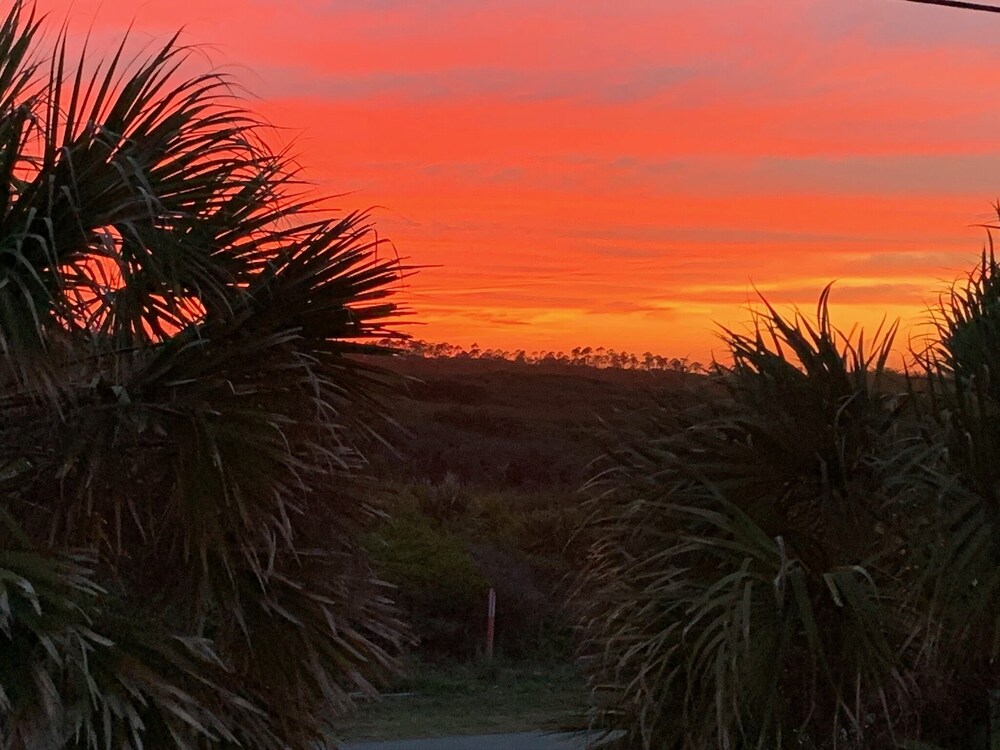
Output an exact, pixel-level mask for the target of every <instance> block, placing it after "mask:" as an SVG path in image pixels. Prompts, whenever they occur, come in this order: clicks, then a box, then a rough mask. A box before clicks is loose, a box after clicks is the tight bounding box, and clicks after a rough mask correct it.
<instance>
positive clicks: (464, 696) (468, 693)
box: [337, 658, 586, 741]
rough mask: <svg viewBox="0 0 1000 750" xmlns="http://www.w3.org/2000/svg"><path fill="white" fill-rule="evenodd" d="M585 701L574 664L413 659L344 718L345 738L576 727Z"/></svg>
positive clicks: (341, 736) (340, 729) (340, 733)
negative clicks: (388, 687)
mask: <svg viewBox="0 0 1000 750" xmlns="http://www.w3.org/2000/svg"><path fill="white" fill-rule="evenodd" d="M585 703H586V688H585V684H584V679H583V677H582V675H581V674H580V673H579V672H578V671H577V670H576V668H575V667H574V666H573V665H568V664H564V663H561V664H544V663H538V662H532V663H522V662H511V661H508V660H505V659H502V658H498V659H496V660H494V661H492V662H487V661H478V662H475V663H470V664H460V665H447V666H440V665H429V664H423V663H414V664H413V665H411V667H410V669H409V670H408V674H407V676H406V677H405V678H403V679H402V680H400V681H399V682H398V683H397V684H396V685H394V686H393V692H391V693H387V694H386V695H385V696H383V697H382V698H381V699H379V700H377V701H371V702H367V703H362V704H360V705H359V707H358V710H357V712H356V713H355V715H354V716H353V717H351V718H349V719H347V720H346V721H344V722H342V723H341V724H340V726H339V727H338V732H337V736H338V738H339V739H341V740H345V741H346V740H350V741H360V740H393V739H409V738H416V737H444V736H448V735H465V734H490V733H502V732H524V731H530V730H546V729H559V728H565V727H567V726H576V725H577V724H578V723H579V720H578V717H579V716H581V715H582V712H583V708H584V706H585Z"/></svg>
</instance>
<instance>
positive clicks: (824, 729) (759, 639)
mask: <svg viewBox="0 0 1000 750" xmlns="http://www.w3.org/2000/svg"><path fill="white" fill-rule="evenodd" d="M38 29H39V26H38V22H37V20H36V18H35V17H34V15H33V14H32V12H31V11H30V10H29V9H28V7H27V6H26V5H24V4H23V3H21V2H17V3H15V4H14V5H13V8H12V10H11V11H10V13H9V15H8V16H7V17H6V18H5V19H4V23H3V25H2V27H0V383H2V386H3V390H2V397H0V415H2V416H3V420H2V424H0V485H2V487H0V750H43V749H45V750H49V749H52V750H75V749H80V750H83V749H86V750H102V749H106V748H122V750H133V749H134V750H139V749H140V748H148V749H150V750H161V749H162V750H173V749H174V748H182V749H184V750H187V749H190V750H195V749H198V750H202V749H205V750H207V749H208V748H236V747H242V748H260V749H261V750H264V749H265V748H267V749H270V748H288V749H289V750H296V749H302V750H304V749H305V748H311V747H314V746H315V745H316V744H317V743H320V742H322V741H323V739H324V737H326V736H328V731H329V729H330V724H331V723H332V722H333V723H335V722H336V720H337V719H338V718H340V717H342V716H343V714H344V713H345V712H346V711H347V710H348V708H349V707H350V705H351V703H352V699H354V698H356V697H357V696H359V695H364V694H372V693H373V692H374V686H376V685H384V684H395V686H396V687H397V688H399V687H402V688H403V689H406V688H407V687H408V686H409V687H413V688H414V689H415V690H424V691H425V692H426V693H428V694H430V697H431V699H433V698H434V697H435V694H436V695H437V697H441V696H442V695H444V696H445V698H444V705H445V706H446V707H447V706H448V705H454V701H455V700H456V699H455V698H454V696H453V695H449V692H450V693H457V692H460V691H459V690H458V689H456V688H455V684H456V680H457V681H458V682H461V681H463V680H464V681H466V684H472V685H473V686H474V690H473V691H472V693H473V694H474V695H477V696H479V698H478V700H479V701H481V702H485V701H487V700H489V698H488V696H489V695H491V694H492V693H491V692H490V691H492V690H494V689H495V688H496V687H497V686H498V685H500V684H506V685H508V687H509V688H510V689H509V691H508V693H509V694H511V695H513V694H517V693H519V692H521V688H530V689H538V690H544V689H550V690H552V691H555V692H558V693H559V694H560V695H562V696H563V698H560V700H559V701H557V703H554V704H552V706H551V711H552V712H556V711H557V709H558V710H560V711H561V710H562V708H563V707H565V706H566V705H567V701H568V702H570V703H572V702H573V701H575V700H577V697H578V696H575V695H574V688H573V684H574V682H573V676H572V674H569V673H567V674H569V676H568V677H567V679H566V680H563V679H561V678H559V679H556V677H555V675H556V673H555V672H552V673H550V674H547V673H546V668H549V667H551V665H552V664H558V663H563V664H565V663H567V662H568V661H570V660H571V659H572V658H573V656H574V654H579V655H581V656H582V657H583V658H582V664H583V667H584V668H585V669H586V671H587V675H588V678H589V680H590V693H591V715H590V721H591V724H592V725H593V726H594V727H596V728H598V729H605V730H609V732H611V739H612V746H614V747H617V748H621V749H622V750H653V748H667V749H668V750H709V748H718V747H721V748H731V749H732V750H749V748H762V749H764V748H766V749H768V750H771V749H781V748H806V749H812V750H833V748H843V749H844V750H863V749H866V748H892V747H898V748H909V749H910V750H942V749H943V750H952V749H953V750H959V749H961V750H995V748H996V747H997V746H998V744H1000V669H998V664H1000V376H998V375H997V373H998V372H1000V267H998V265H997V263H996V261H995V259H994V256H993V254H992V252H990V253H988V254H984V256H983V259H982V263H981V265H980V266H979V267H977V269H975V271H974V272H973V273H972V274H971V275H970V277H969V278H968V279H967V281H966V282H965V283H962V284H959V285H958V286H956V288H955V289H953V290H952V291H951V292H950V293H949V294H946V295H945V296H944V298H943V301H942V305H941V307H940V309H939V310H938V311H936V314H935V322H936V324H937V334H938V335H937V337H936V339H935V340H934V341H932V342H931V343H930V345H929V346H928V348H927V349H925V350H921V351H918V352H915V353H914V357H913V359H914V365H913V367H912V369H911V372H910V373H908V374H907V375H905V376H900V375H899V374H897V373H892V372H890V371H889V370H888V369H887V368H886V361H887V356H888V351H889V347H890V345H891V341H892V338H893V331H892V330H891V329H890V330H888V331H885V332H882V334H881V335H880V334H876V335H875V336H874V337H871V338H865V337H864V336H863V335H862V334H860V333H857V334H854V333H852V334H847V335H845V334H842V333H841V332H839V331H838V330H837V329H836V328H834V326H833V325H832V323H831V321H830V320H829V315H828V312H827V307H826V295H827V293H828V292H824V294H823V296H822V298H821V300H820V304H819V307H818V311H817V316H816V318H815V320H811V321H810V320H807V319H805V318H803V317H801V316H798V315H795V316H793V317H791V318H789V317H788V316H782V315H781V314H779V313H778V312H776V311H775V310H774V309H772V308H770V307H768V306H766V304H765V305H764V308H763V309H762V310H761V312H760V313H759V315H758V316H757V317H756V319H755V322H754V326H753V327H752V328H751V330H750V331H749V332H748V333H738V332H733V331H725V332H724V338H725V339H726V341H727V343H728V344H729V347H730V350H731V354H732V364H731V365H728V366H720V365H716V366H713V367H712V368H711V371H710V372H709V373H707V374H706V373H703V368H702V367H701V366H700V365H698V364H697V363H688V362H686V361H684V360H665V359H663V358H658V357H655V356H654V355H651V354H648V355H643V356H642V357H638V356H632V355H629V354H625V353H621V352H613V351H607V350H600V349H597V350H589V349H579V350H574V351H573V352H571V353H570V354H568V355H563V354H559V353H531V354H527V353H524V352H513V353H510V352H495V351H493V352H490V351H486V352H483V351H480V350H478V349H476V348H474V349H472V350H470V351H467V352H466V351H462V350H459V349H456V348H455V347H448V346H446V345H444V346H442V347H431V346H428V345H425V344H422V343H419V342H418V343H414V344H405V342H404V339H403V337H400V336H398V335H396V334H394V333H393V332H392V326H393V324H394V321H395V318H396V314H397V310H396V308H395V306H394V304H393V303H392V301H391V299H390V296H391V291H392V289H393V287H394V284H395V282H396V281H397V280H398V278H399V275H400V274H401V273H402V272H404V269H401V268H400V267H399V264H398V263H397V262H396V261H393V260H388V261H385V260H382V261H379V260H377V256H376V254H375V252H374V251H375V249H376V248H377V245H378V240H377V239H376V237H375V236H374V232H373V230H372V228H371V227H370V226H369V224H368V223H367V219H366V217H365V216H364V215H363V214H350V215H347V216H344V217H339V218H335V219H331V218H328V217H325V216H322V215H319V214H317V213H314V212H313V208H314V205H313V203H312V202H310V200H309V199H308V198H306V197H303V196H302V195H301V194H300V192H299V190H300V188H299V186H298V182H297V177H296V174H295V171H294V168H293V167H292V166H291V162H290V161H289V160H288V159H287V158H286V157H284V156H283V155H280V154H275V153H273V152H272V151H270V150H269V149H268V148H267V146H266V145H265V143H264V138H263V135H264V133H263V130H262V128H261V127H260V126H259V125H258V124H257V123H256V122H255V121H254V120H253V119H252V118H251V117H250V116H249V115H248V114H247V113H246V112H244V111H243V110H242V109H241V108H240V107H239V105H238V104H236V103H234V102H233V100H232V99H231V97H230V94H229V87H228V82H227V81H226V80H225V79H224V78H221V77H219V76H216V75H205V76H199V77H195V78H193V79H178V78H175V75H174V74H175V73H176V72H177V69H178V66H181V65H182V64H183V63H184V61H185V59H186V55H187V53H186V51H185V50H184V49H183V48H180V47H178V46H177V45H176V44H175V43H174V42H171V43H170V44H168V45H167V46H166V47H165V48H164V49H162V50H160V51H158V52H155V53H154V54H153V56H152V57H150V58H149V59H146V60H140V61H138V63H137V64H136V65H135V66H133V67H128V66H123V63H122V58H121V53H120V52H119V54H118V55H116V56H115V57H113V58H112V59H111V60H110V61H108V62H107V63H104V64H102V66H98V65H96V64H90V65H88V63H87V60H88V59H89V58H88V57H87V56H86V54H84V55H82V56H81V59H80V62H79V63H78V65H75V66H74V65H71V64H69V63H68V62H67V54H66V50H65V43H64V42H63V41H62V40H60V41H59V42H57V45H56V50H55V54H54V56H53V57H52V59H51V60H49V59H42V58H40V57H37V56H36V52H35V50H36V47H35V41H36V38H37V34H38ZM88 71H89V72H88ZM390 348H393V349H396V350H397V351H398V350H400V349H401V350H402V351H403V356H398V357H396V358H394V359H390V358H385V357H383V356H381V355H385V354H387V353H389V349H390ZM404 384H405V385H406V386H407V387H406V388H402V387H403V386H404ZM401 388H402V389H403V390H405V391H406V394H407V395H406V396H405V397H403V398H401V399H394V400H389V399H388V395H389V394H391V393H392V392H393V391H396V390H400V389H401ZM378 434H381V435H382V436H384V437H385V438H386V439H387V444H386V443H383V442H380V439H379V438H378V437H377V435H378ZM596 456H603V458H602V459H600V460H599V461H598V462H597V463H594V458H595V457H596ZM362 468H366V472H364V474H362V472H361V471H359V470H360V469H362ZM386 511H387V512H386ZM380 576H381V577H383V578H384V579H386V580H387V581H388V582H389V584H391V586H389V585H386V584H385V583H384V582H383V581H382V579H381V578H380ZM491 587H492V588H494V589H495V590H496V591H497V593H498V600H499V606H498V617H497V644H496V645H497V650H498V652H499V654H500V657H501V659H500V660H499V661H497V662H494V663H493V664H483V663H482V662H478V663H477V662H476V661H475V657H477V656H478V655H479V654H480V651H481V649H482V646H483V637H484V631H485V601H486V591H487V590H488V589H489V588H491ZM404 617H405V619H407V620H409V622H410V623H411V624H412V628H408V627H407V626H406V625H404V623H403V619H404ZM405 644H411V645H412V646H413V647H414V649H415V651H416V653H417V654H419V657H420V659H421V660H422V663H428V662H439V663H443V664H445V665H446V666H445V667H444V668H443V669H442V670H440V671H439V672H438V673H437V674H439V675H440V674H451V675H452V678H449V679H451V682H448V681H447V680H446V681H445V683H439V684H438V685H437V687H432V686H429V685H428V680H429V679H430V678H429V677H428V674H429V673H427V672H422V671H419V670H417V671H416V672H411V673H410V674H409V675H404V676H403V677H402V678H399V677H396V679H397V682H395V683H392V682H390V680H391V679H392V678H393V676H394V675H396V674H397V673H398V666H399V663H398V661H397V656H398V655H399V652H400V650H401V648H402V647H403V646H404V645H405ZM511 658H513V659H517V660H519V662H518V663H517V666H515V667H513V668H509V665H510V664H511V662H510V661H509V659H511ZM525 663H535V664H539V665H541V664H544V665H546V667H543V668H542V669H540V670H534V671H533V670H530V669H529V671H527V672H526V671H525V667H524V664H525ZM571 671H572V670H569V672H571ZM536 672H537V673H536ZM400 679H402V682H400V681H399V680H400ZM428 705H429V704H428ZM512 705H514V706H516V709H514V710H517V711H523V710H524V702H523V701H522V702H519V703H515V704H512ZM439 708H440V706H439ZM428 710H430V709H428ZM546 710H549V709H546ZM553 718H555V717H553ZM498 722H501V724H503V726H504V728H509V725H508V722H507V719H498ZM498 726H500V724H498Z"/></svg>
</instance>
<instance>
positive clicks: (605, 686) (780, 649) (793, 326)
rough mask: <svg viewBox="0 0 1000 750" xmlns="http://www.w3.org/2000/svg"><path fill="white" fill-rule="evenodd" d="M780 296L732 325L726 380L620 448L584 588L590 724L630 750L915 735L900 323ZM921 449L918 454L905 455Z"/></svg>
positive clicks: (918, 612)
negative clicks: (841, 315) (780, 305)
mask: <svg viewBox="0 0 1000 750" xmlns="http://www.w3.org/2000/svg"><path fill="white" fill-rule="evenodd" d="M828 293H829V288H828V289H827V290H825V291H824V293H823V295H822V296H821V298H820V304H819V307H818V313H817V318H816V321H815V322H810V321H808V320H806V319H804V318H802V317H800V316H796V317H795V319H794V320H791V321H789V320H786V319H785V318H784V317H783V316H781V315H780V314H778V313H777V312H776V311H775V310H774V309H773V308H771V307H769V306H767V307H766V312H764V313H762V314H761V315H759V316H758V317H757V318H756V319H755V326H754V328H753V330H752V331H751V332H750V333H749V334H748V335H744V334H739V333H734V332H732V331H728V330H727V331H724V337H725V339H726V342H727V344H728V345H729V347H730V350H731V352H732V356H733V366H732V367H729V368H724V367H721V366H717V367H716V371H715V376H714V380H715V382H717V383H718V384H720V385H721V386H722V387H723V388H724V390H725V396H724V397H722V398H711V399H707V400H706V402H705V404H703V405H702V406H700V407H699V408H698V409H697V410H695V411H694V412H691V413H689V414H687V415H685V414H681V415H678V414H676V413H667V414H666V415H664V418H663V420H662V423H663V424H668V425H673V424H676V423H678V422H679V423H681V424H685V425H686V427H685V428H684V429H682V430H681V431H679V432H678V431H676V430H674V429H673V428H672V427H671V428H669V429H665V430H661V429H659V428H658V427H657V425H656V422H655V421H654V422H653V423H652V425H651V426H650V427H648V428H647V429H646V430H644V431H640V432H639V433H638V434H637V435H635V436H633V437H632V438H631V439H629V440H627V441H625V442H624V444H623V445H622V446H621V448H620V449H618V450H616V451H615V452H614V453H613V454H612V455H611V456H610V459H611V464H610V467H609V468H608V470H607V472H606V473H605V474H604V475H602V477H601V478H600V479H599V481H597V482H596V483H595V488H596V489H598V490H599V494H597V496H596V497H595V499H594V500H592V501H591V502H590V506H591V511H592V517H591V521H590V523H589V528H588V532H589V533H590V534H592V535H593V538H594V539H595V540H596V541H595V542H594V544H593V545H592V548H591V551H590V556H589V561H588V564H587V566H586V570H585V571H584V575H583V578H582V582H581V584H580V588H579V592H578V596H579V601H580V602H581V622H582V625H581V636H582V649H583V654H584V657H585V661H586V663H587V664H588V667H589V669H590V674H591V676H592V686H593V689H594V691H595V693H596V697H597V703H596V704H595V709H594V713H593V721H594V724H595V725H596V726H598V727H600V728H604V729H608V730H620V731H621V732H622V736H621V738H620V739H619V740H618V746H620V747H622V748H629V749H630V750H631V749H632V748H636V749H638V748H642V749H643V750H649V749H650V748H654V747H655V748H678V749H680V748H684V749H685V750H687V749H690V750H701V749H702V748H704V749H706V750H707V749H708V748H716V747H730V748H751V747H755V748H784V747H788V748H793V747H807V748H833V747H841V748H869V747H891V746H894V745H895V744H896V742H897V740H900V739H902V738H905V737H907V736H909V737H917V736H920V726H921V720H922V716H921V713H922V704H921V700H920V689H921V687H922V682H921V679H920V678H921V675H922V671H921V669H922V663H921V660H922V659H923V658H924V657H925V654H924V652H923V651H922V649H923V648H924V647H925V646H927V644H928V643H929V642H930V637H929V633H930V631H929V630H928V629H927V622H926V619H924V618H923V615H924V614H925V613H926V612H927V611H928V602H927V600H925V598H924V594H923V592H921V591H919V589H920V581H921V579H922V574H923V571H918V570H917V569H915V567H914V566H913V565H912V564H911V563H910V560H911V557H912V553H911V551H910V550H911V548H912V547H913V546H914V544H917V546H919V543H918V542H917V540H914V539H912V538H910V537H909V535H910V534H912V533H915V529H916V528H917V527H918V526H919V524H914V523H913V519H912V518H910V517H908V516H907V515H906V508H907V507H908V505H907V504H908V503H911V502H913V498H914V496H915V495H920V488H919V486H917V485H916V484H915V483H914V482H913V480H912V477H911V476H910V474H909V472H910V470H911V469H912V463H913V461H911V460H909V459H913V458H914V455H919V456H921V457H923V456H926V454H927V451H928V448H927V446H926V445H918V446H917V447H916V448H914V441H913V439H912V438H911V436H908V435H905V434H902V433H901V431H900V429H899V425H900V423H901V422H900V410H901V409H902V408H904V407H905V405H906V404H907V399H906V398H905V396H904V394H900V393H893V392H887V391H886V390H885V374H886V373H885V363H886V359H887V356H888V352H889V347H890V345H891V341H892V337H893V336H892V334H893V330H892V329H890V330H889V331H888V332H887V333H886V334H885V335H884V336H881V337H879V336H876V338H875V340H874V344H873V349H872V351H870V352H869V351H868V350H866V349H865V346H864V338H863V335H858V336H856V337H853V338H852V337H847V336H843V335H841V334H839V333H838V332H837V331H836V330H835V329H834V328H833V326H832V325H831V323H830V320H829V315H828V311H827V296H828ZM914 452H915V453H914Z"/></svg>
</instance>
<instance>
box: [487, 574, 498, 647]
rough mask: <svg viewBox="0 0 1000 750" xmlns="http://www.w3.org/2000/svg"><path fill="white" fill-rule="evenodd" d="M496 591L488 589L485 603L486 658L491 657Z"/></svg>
mask: <svg viewBox="0 0 1000 750" xmlns="http://www.w3.org/2000/svg"><path fill="white" fill-rule="evenodd" d="M496 617H497V592H496V590H495V589H490V595H489V598H488V599H487V605H486V658H487V659H492V658H493V635H494V633H495V631H496V627H495V626H496Z"/></svg>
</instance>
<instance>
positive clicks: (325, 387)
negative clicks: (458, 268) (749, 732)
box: [0, 0, 404, 750]
mask: <svg viewBox="0 0 1000 750" xmlns="http://www.w3.org/2000/svg"><path fill="white" fill-rule="evenodd" d="M40 23H41V21H40V19H39V18H38V16H37V14H36V12H35V10H34V8H33V7H32V6H30V5H28V4H27V3H26V2H24V0H15V2H14V5H13V7H12V9H11V10H10V11H9V13H8V14H7V16H6V18H5V19H4V22H3V24H2V26H0V384H2V391H0V748H2V749H3V750H15V749H16V750H29V749H34V748H56V749H59V750H62V749H63V748H66V749H69V748H92V749H93V750H97V748H99V747H100V748H105V747H112V746H114V747H119V748H140V747H142V748H192V749H193V748H215V747H230V746H231V747H235V746H237V745H239V746H242V747H249V748H275V747H287V748H305V747H310V746H314V744H315V743H316V742H320V741H322V740H323V737H324V733H325V732H326V729H327V723H328V722H329V721H330V720H331V719H332V718H334V717H336V716H337V715H338V713H339V712H340V711H342V710H343V709H344V708H345V707H346V706H348V705H349V700H350V699H349V695H350V694H351V693H353V692H355V691H358V690H371V689H372V685H373V684H374V683H377V682H378V681H379V680H381V679H383V678H384V677H385V676H386V675H387V674H388V673H390V672H391V671H392V669H393V667H394V661H393V653H394V651H395V649H396V647H397V646H398V644H399V643H400V640H401V638H403V637H404V628H403V626H402V625H401V623H400V622H399V620H398V619H397V616H396V612H395V609H394V607H393V606H392V605H391V603H390V602H389V600H388V599H387V598H386V593H385V590H384V587H383V586H382V585H381V584H380V583H379V582H378V581H377V580H375V578H374V577H373V575H372V572H371V570H370V568H369V566H368V564H367V562H366V559H365V557H364V556H363V554H362V553H361V551H360V547H359V546H358V545H357V544H356V543H355V537H356V536H357V533H358V531H359V530H360V529H362V528H363V527H364V525H365V524H366V522H367V521H368V519H369V518H370V517H371V516H372V514H374V513H375V512H376V511H375V510H373V509H372V508H370V507H369V506H368V505H367V504H366V503H365V502H364V499H363V492H362V488H361V486H360V480H359V479H358V478H357V472H356V471H355V470H356V469H357V468H358V467H359V466H360V465H361V464H362V463H363V457H362V456H361V454H360V453H359V450H358V447H357V445H358V441H357V439H356V436H358V435H361V434H363V433H364V432H365V431H368V430H371V429H372V426H373V419H377V418H379V415H380V414H381V413H382V410H381V408H380V404H381V403H382V401H383V398H384V396H385V394H386V393H387V389H390V388H391V387H392V381H391V379H390V378H389V377H388V376H387V375H386V374H385V373H384V372H383V371H381V370H380V369H379V368H377V367H375V366H373V365H372V364H371V363H370V359H369V358H367V357H364V356H362V357H359V356H358V355H370V354H382V353H385V352H386V351H387V349H385V348H384V347H381V346H378V345H376V344H374V343H372V342H374V341H375V340H376V339H385V338H388V339H389V340H390V341H391V340H392V339H393V337H398V334H396V333H394V332H393V325H394V323H395V321H396V320H398V315H399V312H398V310H397V307H396V305H395V304H394V303H393V302H392V301H391V299H390V297H391V294H392V291H393V288H394V285H395V282H396V280H397V279H398V277H399V275H400V273H401V271H402V270H403V269H401V267H400V265H399V263H398V261H397V260H396V259H395V258H394V257H392V256H389V257H386V255H385V254H382V255H381V256H380V255H379V254H377V253H376V250H377V248H378V240H377V239H376V237H375V234H374V231H373V227H372V226H371V224H370V222H369V219H368V217H367V216H366V215H365V214H364V213H350V214H347V215H345V216H340V217H333V218H331V217H329V216H327V215H325V214H323V213H322V212H321V211H319V210H318V208H317V204H316V202H315V201H314V200H312V199H311V198H309V197H308V196H307V195H306V194H305V193H304V192H303V190H302V188H301V186H300V182H299V179H298V176H297V173H296V171H295V169H294V168H293V166H292V163H291V162H290V160H289V158H288V157H287V155H285V154H283V153H275V152H274V151H272V150H271V149H269V148H268V146H267V145H266V142H265V138H264V136H265V135H266V132H265V130H264V128H263V127H262V125H261V124H260V123H259V122H257V121H256V120H255V119H254V118H253V117H252V116H251V115H250V114H249V113H248V112H247V111H245V110H244V109H243V108H242V106H241V105H240V103H239V102H238V101H237V100H235V99H234V98H233V96H232V94H231V88H232V87H231V85H230V82H229V81H228V80H226V78H225V77H223V76H220V75H217V74H215V73H208V74H203V75H197V76H194V77H184V76H183V75H182V74H181V69H182V67H183V66H184V64H185V63H186V62H187V61H188V58H189V50H188V49H186V48H184V47H182V46H180V45H179V44H178V43H177V40H176V38H174V39H172V40H170V41H169V42H168V43H167V44H166V45H164V46H163V48H162V49H159V50H158V51H156V52H155V53H154V54H152V55H151V56H149V57H148V58H146V59H144V60H141V61H140V62H138V63H136V64H132V65H129V64H126V63H125V62H124V53H125V45H126V43H125V42H124V41H123V43H122V46H121V47H120V48H119V49H118V50H117V51H116V52H115V54H114V55H113V56H111V57H110V59H108V60H106V61H104V62H102V63H101V64H99V65H91V66H89V67H88V65H87V63H86V59H88V58H87V56H86V53H83V54H81V56H80V58H79V62H78V63H77V64H75V65H74V64H72V63H71V62H70V61H69V59H68V58H69V53H68V51H67V44H66V39H65V36H63V37H61V38H60V39H59V40H58V42H57V44H56V47H55V51H54V54H53V55H52V56H51V58H50V59H45V58H43V57H42V56H41V55H40V53H39V51H38V36H39V29H40Z"/></svg>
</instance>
